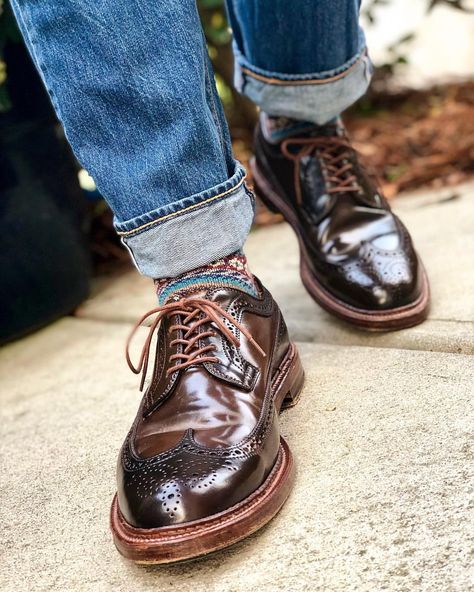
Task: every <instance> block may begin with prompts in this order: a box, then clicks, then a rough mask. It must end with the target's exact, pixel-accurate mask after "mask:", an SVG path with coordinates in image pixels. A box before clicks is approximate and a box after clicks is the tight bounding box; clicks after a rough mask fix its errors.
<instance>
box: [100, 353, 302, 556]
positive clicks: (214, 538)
mask: <svg viewBox="0 0 474 592" xmlns="http://www.w3.org/2000/svg"><path fill="white" fill-rule="evenodd" d="M303 382H304V373H303V368H302V366H301V361H300V359H299V356H298V352H297V350H296V347H295V346H294V345H293V344H292V345H290V348H289V350H288V354H287V356H285V359H284V360H283V362H282V364H281V366H280V368H279V370H278V371H277V373H276V374H275V376H274V377H273V380H272V390H274V401H275V405H276V407H277V409H278V410H280V409H281V408H285V407H289V406H293V405H294V404H295V403H296V402H297V400H298V397H299V394H300V391H301V389H302V386H303ZM294 480H295V466H294V462H293V456H292V454H291V451H290V449H289V448H288V444H287V443H286V442H285V440H284V439H283V438H280V447H279V451H278V456H277V460H276V462H275V465H274V467H273V469H272V470H271V471H270V473H269V475H268V477H267V478H266V480H265V481H264V483H263V484H262V485H261V486H260V487H259V488H258V489H257V490H256V491H254V492H253V493H252V494H251V495H250V496H248V497H247V498H245V499H244V500H242V501H241V502H239V503H238V504H236V505H234V506H232V507H231V508H228V509H227V510H225V511H223V512H219V513H218V514H214V515H212V516H209V517H206V518H202V519H200V520H194V521H192V522H186V523H183V524H177V525H176V526H165V527H159V528H135V527H134V526H132V525H130V524H128V523H127V521H126V520H125V519H124V517H123V516H122V514H121V512H120V508H119V507H118V502H117V496H116V495H115V497H114V499H113V502H112V508H111V513H110V528H111V530H112V534H113V538H114V543H115V546H116V547H117V549H118V551H119V552H120V553H121V554H122V555H123V556H124V557H126V558H128V559H132V560H133V561H135V562H136V563H143V564H165V563H174V562H177V561H185V560H188V559H193V558H195V557H200V556H202V555H208V554H209V553H213V552H214V551H218V550H219V549H223V548H225V547H229V546H230V545H233V544H234V543H237V542H238V541H240V540H242V539H244V538H246V537H248V536H249V535H251V534H252V533H254V532H255V531H257V530H259V529H260V528H261V527H262V526H264V525H265V524H267V522H269V521H270V520H271V519H272V518H273V517H274V516H275V515H276V514H277V513H278V511H279V510H280V509H281V507H282V506H283V504H284V503H285V501H286V500H287V498H288V496H289V494H290V491H291V489H292V487H293V484H294Z"/></svg>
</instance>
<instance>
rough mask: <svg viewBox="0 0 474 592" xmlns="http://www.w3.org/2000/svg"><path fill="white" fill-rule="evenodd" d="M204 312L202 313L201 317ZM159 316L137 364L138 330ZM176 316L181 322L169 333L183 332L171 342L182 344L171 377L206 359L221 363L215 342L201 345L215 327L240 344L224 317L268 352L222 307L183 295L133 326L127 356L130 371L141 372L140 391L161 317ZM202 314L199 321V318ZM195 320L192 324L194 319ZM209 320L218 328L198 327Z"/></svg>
mask: <svg viewBox="0 0 474 592" xmlns="http://www.w3.org/2000/svg"><path fill="white" fill-rule="evenodd" d="M201 313H202V316H201ZM153 315H156V316H155V318H154V319H153V321H152V323H151V324H150V329H149V332H148V336H147V338H146V340H145V343H144V344H143V348H142V352H141V354H140V359H139V361H138V364H137V365H136V366H135V365H134V364H133V362H132V361H131V358H130V344H131V342H132V340H133V337H134V336H135V333H136V332H137V330H138V328H139V327H140V326H141V325H142V324H143V322H144V321H145V320H146V319H148V318H150V317H153ZM172 315H173V316H174V315H177V316H179V317H180V318H181V321H182V322H181V323H179V324H175V325H171V326H170V327H169V330H168V331H169V333H170V334H171V333H173V332H177V331H182V332H183V334H182V337H181V338H177V339H173V340H172V341H171V342H170V345H171V346H173V345H177V344H181V345H182V346H183V347H182V351H181V352H178V353H176V354H173V355H172V356H170V359H169V360H170V361H173V360H176V361H177V363H175V364H174V365H173V366H171V367H170V368H168V370H167V371H166V375H167V376H169V375H170V374H172V373H173V372H176V371H177V370H184V369H185V368H187V367H189V366H192V365H194V364H197V363H203V362H218V361H219V360H218V358H217V357H216V356H215V355H212V352H213V351H214V350H215V349H216V346H215V345H213V344H209V345H205V346H201V347H200V346H199V344H198V341H199V340H200V339H203V338H205V337H214V336H215V335H216V330H217V331H219V332H221V333H222V335H224V337H226V339H228V340H229V341H230V342H231V343H233V344H234V345H235V346H236V347H239V346H240V341H239V339H238V337H236V336H235V335H234V333H233V332H232V331H231V330H230V329H229V327H227V326H226V324H225V322H224V321H223V319H222V317H224V318H225V319H227V320H228V321H229V322H230V323H231V324H232V325H233V326H234V327H235V328H236V329H238V330H239V331H240V332H241V333H242V334H243V335H245V337H247V339H248V340H249V341H250V343H252V344H253V345H254V346H255V347H256V348H257V350H258V351H259V352H260V353H261V354H262V356H264V357H265V352H264V351H263V350H262V348H261V347H260V346H259V345H258V343H257V342H256V341H255V340H254V339H253V337H252V336H251V335H250V333H249V331H248V330H247V329H246V328H245V327H244V326H243V325H242V324H241V323H239V322H238V321H237V320H236V319H234V317H232V316H231V315H230V314H229V313H227V312H226V311H225V310H223V309H222V308H221V307H220V306H219V305H218V304H217V303H215V302H212V301H210V300H207V299H206V298H183V299H181V300H177V301H173V302H169V303H168V304H164V305H162V306H157V307H156V308H153V309H151V310H150V311H148V312H147V313H146V314H144V315H143V316H142V317H141V318H140V319H139V320H138V321H137V322H136V323H135V325H134V327H133V329H132V331H131V333H130V335H129V337H128V339H127V343H126V348H125V357H126V359H127V363H128V366H129V368H130V370H131V371H132V372H133V373H135V374H140V372H141V374H142V376H141V381H140V390H143V385H144V384H145V379H146V375H147V370H148V362H149V359H150V346H151V342H152V339H153V334H154V333H155V331H157V330H158V327H159V325H160V322H161V320H162V319H163V318H164V317H166V316H172ZM199 316H201V318H198V319H197V320H196V317H199ZM193 320H194V321H195V322H193V323H192V324H191V322H192V321H193ZM206 323H209V324H210V323H214V326H215V327H216V329H213V330H211V329H210V328H209V329H207V330H205V331H200V330H199V327H201V325H205V324H206Z"/></svg>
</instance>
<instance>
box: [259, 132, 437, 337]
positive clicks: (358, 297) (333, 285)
mask: <svg viewBox="0 0 474 592" xmlns="http://www.w3.org/2000/svg"><path fill="white" fill-rule="evenodd" d="M251 168H252V171H253V176H254V182H255V191H256V193H257V195H259V196H260V197H261V198H262V201H263V202H264V203H266V204H267V205H268V207H269V208H270V209H271V210H273V211H276V212H280V213H281V214H283V216H284V217H285V219H286V220H287V222H289V223H290V225H291V226H292V227H293V230H294V231H295V232H296V235H297V238H298V241H299V244H300V253H301V257H300V267H301V278H302V281H303V284H304V286H305V287H306V289H307V290H308V292H309V293H310V295H311V296H312V297H313V298H314V300H315V301H316V302H317V303H318V304H320V305H321V306H322V307H323V308H325V309H326V310H327V311H328V312H330V313H332V314H334V315H336V316H338V317H339V318H341V319H343V320H345V321H349V322H350V323H353V324H355V325H357V326H359V327H361V328H364V329H369V330H373V331H384V330H393V329H402V328H406V327H410V326H412V325H416V324H418V323H420V322H422V321H423V320H424V319H425V318H426V316H427V314H428V308H429V299H430V298H429V285H428V279H427V276H426V273H425V270H424V268H423V265H422V264H421V261H420V259H419V257H418V256H417V254H416V252H415V249H414V247H413V243H412V240H411V237H410V235H409V233H408V231H407V229H406V228H405V226H404V225H403V224H402V222H401V221H400V220H399V218H398V217H397V216H396V215H395V214H393V212H392V211H391V209H390V206H389V205H388V203H387V201H386V200H385V198H384V197H383V196H382V195H381V193H380V192H379V191H378V190H377V188H376V187H375V186H374V184H373V182H372V181H371V179H370V178H369V176H368V175H367V173H366V172H365V171H364V169H363V168H362V167H361V165H360V164H359V162H358V159H357V154H356V152H355V150H354V149H353V148H352V146H351V144H350V142H349V140H348V138H347V136H346V135H345V133H344V130H343V128H342V127H341V126H339V125H327V126H323V127H319V128H313V129H312V130H310V131H308V132H306V133H305V134H301V135H298V136H292V137H289V138H287V139H285V140H283V141H281V142H278V143H276V144H272V143H270V142H269V141H267V139H266V138H265V135H264V133H263V131H262V128H261V126H260V125H259V126H258V128H257V130H256V134H255V158H254V159H253V161H252V162H251Z"/></svg>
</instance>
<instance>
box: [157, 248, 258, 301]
mask: <svg viewBox="0 0 474 592" xmlns="http://www.w3.org/2000/svg"><path fill="white" fill-rule="evenodd" d="M155 286H156V293H157V295H158V302H159V304H165V302H166V301H167V300H169V298H170V297H172V296H174V295H176V294H179V295H180V296H185V295H186V294H190V293H192V292H197V291H198V290H201V289H209V288H220V287H229V288H237V289H238V290H242V291H243V292H247V294H250V295H252V296H258V294H259V290H258V287H257V284H256V282H255V279H254V277H253V275H252V274H251V273H250V271H249V269H248V265H247V258H246V257H245V255H244V254H243V253H242V252H241V251H236V252H235V253H232V255H227V256H226V257H223V258H222V259H218V260H217V261H214V262H213V263H209V264H207V265H202V266H201V267H197V268H196V269H193V270H191V271H187V272H186V273H183V274H182V275H180V276H178V277H174V278H161V279H157V280H155Z"/></svg>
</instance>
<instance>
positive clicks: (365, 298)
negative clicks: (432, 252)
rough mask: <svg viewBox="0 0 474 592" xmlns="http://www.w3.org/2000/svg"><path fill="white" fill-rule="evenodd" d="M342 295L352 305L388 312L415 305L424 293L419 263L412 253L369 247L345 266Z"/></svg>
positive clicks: (341, 288) (343, 269)
mask: <svg viewBox="0 0 474 592" xmlns="http://www.w3.org/2000/svg"><path fill="white" fill-rule="evenodd" d="M340 279H341V282H340V285H339V293H340V294H341V296H342V298H343V299H346V300H348V301H349V302H350V304H352V305H353V306H356V307H359V308H363V309H367V310H387V309H393V308H399V307H402V306H405V305H408V304H411V303H413V302H414V301H415V300H416V299H417V298H418V297H419V295H420V293H421V285H420V273H419V264H418V260H417V257H416V254H415V253H414V251H412V250H409V251H407V250H401V249H399V250H396V251H395V250H394V251H382V250H381V249H377V248H375V247H372V246H370V247H369V248H368V249H366V250H365V253H364V254H363V255H362V256H360V257H358V258H357V260H353V261H351V262H348V263H347V264H345V265H343V266H342V270H341V273H340Z"/></svg>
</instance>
